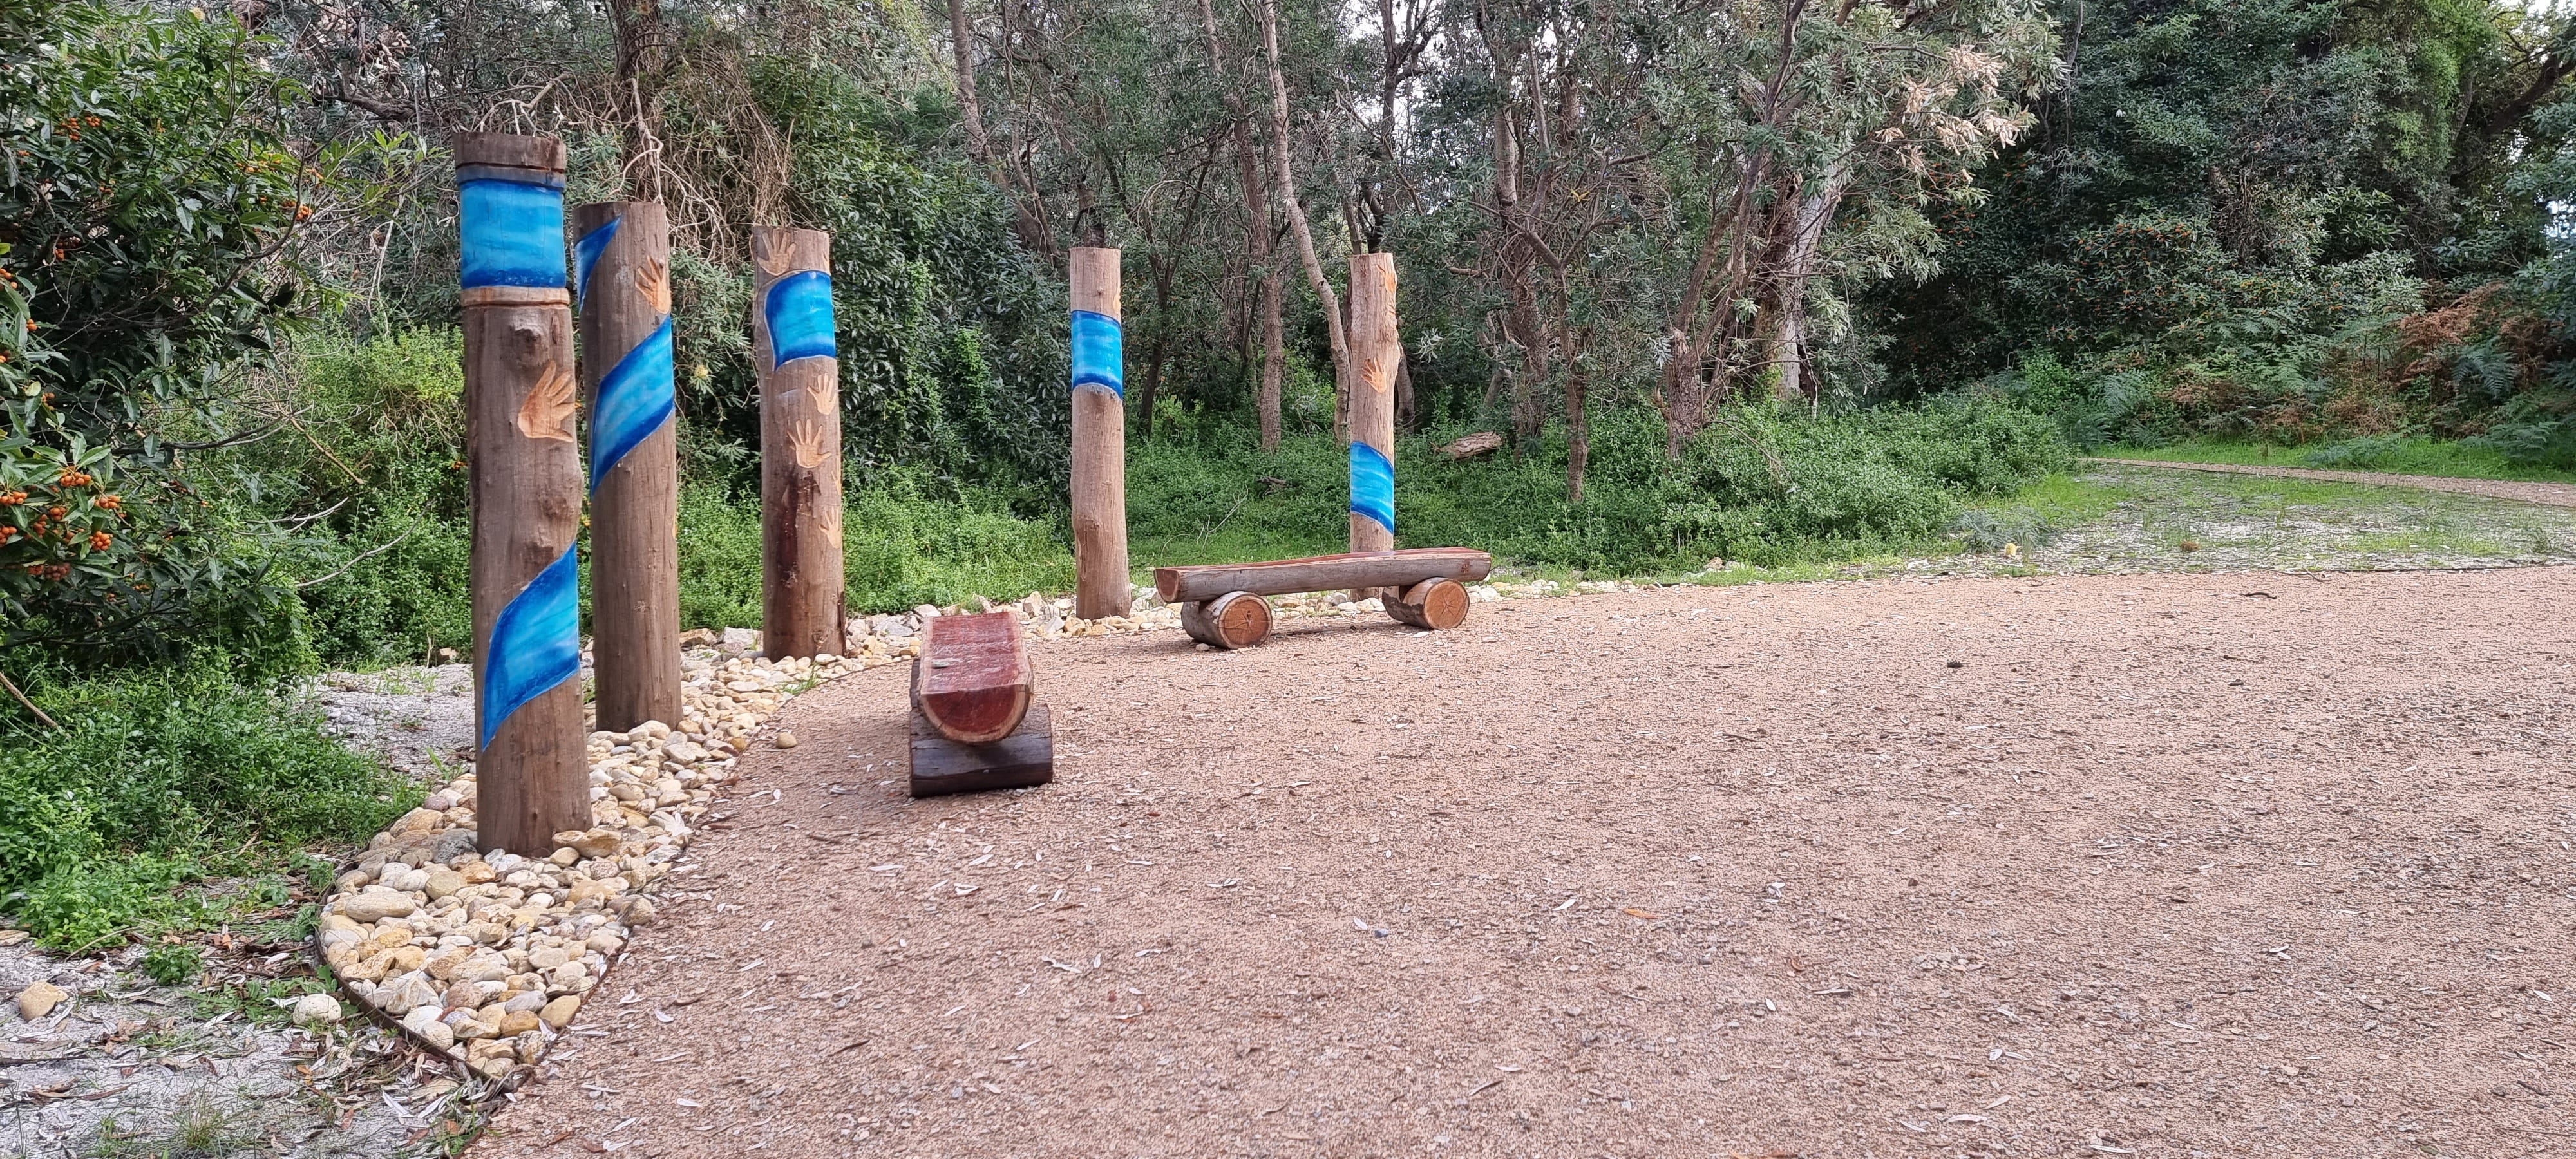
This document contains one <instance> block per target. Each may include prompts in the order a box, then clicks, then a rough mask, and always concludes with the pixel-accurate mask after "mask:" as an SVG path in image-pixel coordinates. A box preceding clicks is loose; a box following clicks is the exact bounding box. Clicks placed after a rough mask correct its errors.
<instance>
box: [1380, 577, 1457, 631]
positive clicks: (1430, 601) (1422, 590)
mask: <svg viewBox="0 0 2576 1159" xmlns="http://www.w3.org/2000/svg"><path fill="white" fill-rule="evenodd" d="M1467 603H1468V600H1467V585H1465V584H1462V583H1459V582H1458V581H1456V580H1453V579H1435V580H1424V581H1422V582H1421V583H1418V584H1415V585H1413V586H1412V587H1409V588H1405V589H1403V590H1402V592H1401V593H1399V594H1398V595H1396V596H1395V597H1394V598H1392V599H1389V600H1388V601H1387V602H1386V614H1387V615H1389V616H1393V617H1395V621H1396V622H1397V623H1400V624H1410V625H1412V626H1414V627H1416V628H1421V629H1423V630H1425V631H1431V632H1446V631H1448V630H1449V629H1451V628H1455V627H1457V626H1458V625H1460V624H1463V623H1466V622H1467Z"/></svg>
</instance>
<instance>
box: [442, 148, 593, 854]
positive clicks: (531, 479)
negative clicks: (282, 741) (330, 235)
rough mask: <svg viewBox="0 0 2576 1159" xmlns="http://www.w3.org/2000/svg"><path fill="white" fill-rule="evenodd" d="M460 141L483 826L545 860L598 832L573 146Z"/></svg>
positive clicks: (488, 840)
mask: <svg viewBox="0 0 2576 1159" xmlns="http://www.w3.org/2000/svg"><path fill="white" fill-rule="evenodd" d="M452 143H453V146H454V148H455V151H456V186H457V203H458V208H457V222H458V232H459V235H460V238H459V241H460V246H459V249H460V254H461V263H460V264H461V267H462V268H461V271H460V277H459V279H458V281H459V283H460V285H461V286H462V289H463V295H462V304H463V306H464V314H465V408H466V430H467V446H468V448H469V450H468V452H467V453H468V455H469V456H470V457H471V459H472V461H473V464H472V472H471V474H470V476H469V479H468V487H469V490H470V493H471V498H472V502H473V512H474V549H473V550H474V555H473V563H472V567H471V575H472V586H473V589H474V675H475V701H474V716H475V730H476V735H477V744H478V747H479V749H480V754H479V755H478V756H477V757H476V760H475V779H476V804H475V812H476V814H477V816H478V817H479V818H480V820H479V823H478V824H479V828H478V830H477V832H478V833H479V834H480V835H481V843H482V846H483V848H484V849H485V850H487V851H488V850H495V849H506V850H509V851H510V852H512V853H517V854H521V855H524V856H535V857H542V856H545V855H546V854H548V853H550V852H552V851H553V850H554V848H555V842H554V835H555V834H556V833H558V832H561V831H563V830H566V829H587V828H589V827H590V777H589V770H588V760H587V752H586V751H585V740H586V737H585V734H584V732H583V729H582V724H581V682H580V680H579V676H580V673H581V591H580V586H581V585H580V582H579V575H578V571H579V567H580V565H579V564H578V563H577V562H575V560H574V559H573V539H574V537H575V536H576V535H577V534H578V533H579V532H580V530H581V451H580V449H579V447H578V446H577V445H576V444H575V443H574V441H573V405H574V404H573V357H572V309H571V294H570V293H569V292H567V291H566V290H565V289H564V220H563V184H564V147H563V142H561V141H558V140H556V139H554V138H552V137H521V136H514V135H510V134H506V133H460V134H458V135H457V136H456V137H455V139H454V141H453V142H452Z"/></svg>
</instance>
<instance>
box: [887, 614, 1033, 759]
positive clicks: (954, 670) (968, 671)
mask: <svg viewBox="0 0 2576 1159" xmlns="http://www.w3.org/2000/svg"><path fill="white" fill-rule="evenodd" d="M1035 687H1036V679H1035V676H1034V674H1033V672H1032V670H1031V668H1030V665H1029V649H1028V643H1027V641H1026V640H1025V639H1024V638H1023V637H1022V634H1021V632H1020V618H1019V617H1018V616H1016V615H1013V614H1012V613H1010V612H989V613H986V614H984V615H980V616H938V617H935V618H933V619H931V620H930V621H929V622H928V623H926V624H923V625H922V633H921V655H919V656H916V657H914V658H913V661H912V699H913V707H915V708H916V709H918V710H920V712H921V715H922V716H923V717H924V718H926V719H928V720H929V721H930V723H931V726H932V727H933V728H936V729H938V730H939V735H941V736H944V737H947V738H948V739H950V740H953V741H956V742H958V743H960V744H990V743H992V742H994V741H997V740H1000V739H1002V738H1003V737H1006V736H1009V735H1011V732H1012V730H1013V729H1016V728H1018V727H1019V726H1020V717H1021V716H1023V715H1025V714H1026V713H1027V712H1028V710H1029V698H1030V694H1031V693H1032V692H1033V691H1034V689H1035Z"/></svg>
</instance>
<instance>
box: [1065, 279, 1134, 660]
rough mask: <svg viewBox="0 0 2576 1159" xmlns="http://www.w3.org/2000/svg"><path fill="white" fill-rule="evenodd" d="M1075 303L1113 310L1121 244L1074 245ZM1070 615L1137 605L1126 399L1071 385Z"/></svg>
mask: <svg viewBox="0 0 2576 1159" xmlns="http://www.w3.org/2000/svg"><path fill="white" fill-rule="evenodd" d="M1071 273H1072V278H1073V308H1074V309H1076V310H1088V311H1090V312H1092V313H1095V314H1104V315H1107V316H1109V317H1111V318H1117V317H1120V316H1121V315H1120V314H1119V312H1118V309H1119V299H1118V251H1117V250H1114V249H1096V248H1092V247H1088V246H1084V247H1077V248H1076V249H1075V250H1074V251H1073V258H1072V266H1071ZM1072 451H1073V472H1072V476H1073V479H1072V491H1073V494H1072V502H1073V569H1074V589H1073V614H1074V615H1077V616H1080V617H1082V618H1083V619H1086V620H1097V619H1100V618H1102V617H1104V616H1123V615H1126V614H1127V613H1128V611H1129V610H1130V608H1131V607H1132V606H1133V605H1134V601H1135V589H1134V588H1132V587H1131V586H1129V582H1128V573H1127V404H1126V401H1125V400H1124V399H1122V398H1120V397H1119V396H1118V395H1117V394H1115V393H1112V392H1110V391H1108V390H1103V389H1099V388H1096V387H1083V388H1079V389H1076V390H1074V392H1073V447H1072Z"/></svg>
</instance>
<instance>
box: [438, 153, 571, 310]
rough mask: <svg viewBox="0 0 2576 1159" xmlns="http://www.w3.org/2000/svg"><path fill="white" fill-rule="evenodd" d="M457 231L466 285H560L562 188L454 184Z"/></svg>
mask: <svg viewBox="0 0 2576 1159" xmlns="http://www.w3.org/2000/svg"><path fill="white" fill-rule="evenodd" d="M456 199H457V235H458V249H459V253H460V256H461V259H462V261H461V265H462V269H461V270H460V271H459V278H458V280H459V281H461V282H463V283H464V287H465V288H466V289H469V290H472V289H478V288H480V287H484V286H527V287H534V288H543V289H551V290H560V289H562V288H563V284H564V240H563V232H564V217H563V191H562V190H560V189H549V188H547V187H545V186H543V185H533V184H530V183H528V182H524V181H497V180H479V181H467V182H464V183H462V184H460V185H458V186H457V188H456Z"/></svg>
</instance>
